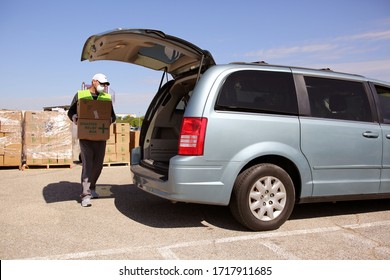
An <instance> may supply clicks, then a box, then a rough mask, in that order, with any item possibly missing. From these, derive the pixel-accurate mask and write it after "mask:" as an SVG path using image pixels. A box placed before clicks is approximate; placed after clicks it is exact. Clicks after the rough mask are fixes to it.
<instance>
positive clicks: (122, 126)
mask: <svg viewBox="0 0 390 280" xmlns="http://www.w3.org/2000/svg"><path fill="white" fill-rule="evenodd" d="M114 131H115V133H117V134H118V133H121V134H122V133H129V132H130V124H128V123H116V124H115V128H114Z"/></svg>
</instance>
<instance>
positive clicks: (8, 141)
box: [0, 110, 23, 166]
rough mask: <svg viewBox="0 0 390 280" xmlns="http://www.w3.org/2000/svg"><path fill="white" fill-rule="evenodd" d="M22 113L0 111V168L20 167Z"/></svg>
mask: <svg viewBox="0 0 390 280" xmlns="http://www.w3.org/2000/svg"><path fill="white" fill-rule="evenodd" d="M22 121H23V117H22V111H12V110H0V166H20V164H21V155H22Z"/></svg>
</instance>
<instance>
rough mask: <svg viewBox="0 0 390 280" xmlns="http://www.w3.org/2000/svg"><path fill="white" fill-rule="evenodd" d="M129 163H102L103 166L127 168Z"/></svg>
mask: <svg viewBox="0 0 390 280" xmlns="http://www.w3.org/2000/svg"><path fill="white" fill-rule="evenodd" d="M129 165H130V162H103V166H129Z"/></svg>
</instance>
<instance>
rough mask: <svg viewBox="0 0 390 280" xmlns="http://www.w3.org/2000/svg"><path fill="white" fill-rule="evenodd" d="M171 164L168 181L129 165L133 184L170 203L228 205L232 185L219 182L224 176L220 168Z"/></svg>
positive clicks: (142, 168)
mask: <svg viewBox="0 0 390 280" xmlns="http://www.w3.org/2000/svg"><path fill="white" fill-rule="evenodd" d="M174 162H175V161H174V160H173V161H172V160H171V164H170V166H169V174H168V178H167V177H165V176H162V175H160V174H158V173H155V172H153V171H152V170H150V169H148V168H145V167H142V166H140V165H138V164H137V165H132V166H131V171H132V172H133V175H134V178H133V182H134V184H135V185H136V186H137V187H138V188H140V189H142V190H144V191H146V192H149V193H152V194H154V195H157V196H159V197H162V198H165V199H168V200H172V201H181V202H191V203H202V204H212V205H228V204H229V201H230V195H231V190H232V186H233V183H231V182H229V179H228V180H227V181H225V180H222V181H221V178H222V179H223V178H225V176H224V174H226V172H225V171H226V170H225V169H224V168H223V165H210V164H207V165H205V164H202V165H182V164H180V165H178V164H175V163H174ZM230 181H231V180H230ZM233 182H234V180H233Z"/></svg>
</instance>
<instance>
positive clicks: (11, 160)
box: [3, 152, 22, 166]
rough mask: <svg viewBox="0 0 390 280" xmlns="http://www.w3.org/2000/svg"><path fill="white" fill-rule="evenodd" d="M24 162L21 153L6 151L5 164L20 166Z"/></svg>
mask: <svg viewBox="0 0 390 280" xmlns="http://www.w3.org/2000/svg"><path fill="white" fill-rule="evenodd" d="M21 163H22V158H21V154H13V153H7V152H6V153H5V154H4V163H3V165H4V166H18V165H20V164H21Z"/></svg>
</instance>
